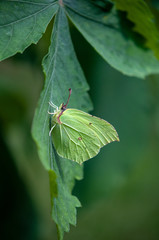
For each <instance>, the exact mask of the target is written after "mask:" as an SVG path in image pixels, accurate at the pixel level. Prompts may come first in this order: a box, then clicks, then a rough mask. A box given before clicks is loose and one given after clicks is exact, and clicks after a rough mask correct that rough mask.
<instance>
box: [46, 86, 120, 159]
mask: <svg viewBox="0 0 159 240" xmlns="http://www.w3.org/2000/svg"><path fill="white" fill-rule="evenodd" d="M70 95H71V89H69V97H68V100H67V103H66V104H65V105H64V103H62V104H61V105H60V107H59V108H58V107H57V106H55V105H54V104H53V103H52V102H50V103H49V104H50V105H51V106H52V107H54V108H55V110H54V112H53V113H50V112H48V113H49V114H52V115H53V116H52V119H51V130H50V132H49V135H50V136H52V140H53V144H54V147H55V149H56V151H57V153H58V155H59V156H61V157H63V158H67V159H70V160H73V161H75V162H77V163H79V164H81V163H83V162H84V161H86V160H88V159H90V158H93V157H94V156H96V155H97V154H98V153H99V151H100V148H101V147H103V146H105V145H106V144H108V143H110V142H113V141H119V137H118V134H117V132H116V130H115V129H114V127H113V126H112V125H111V124H110V123H108V122H106V121H105V120H103V119H101V118H98V117H95V116H92V115H90V114H88V113H85V112H82V111H80V110H77V109H73V108H67V105H68V102H69V99H70Z"/></svg>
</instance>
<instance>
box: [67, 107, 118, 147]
mask: <svg viewBox="0 0 159 240" xmlns="http://www.w3.org/2000/svg"><path fill="white" fill-rule="evenodd" d="M64 113H65V116H66V115H69V116H70V117H71V116H72V117H73V118H75V119H76V120H77V121H78V122H81V123H82V124H83V128H84V129H88V128H89V129H91V130H92V131H94V134H95V136H96V137H97V138H98V140H99V142H100V146H101V147H103V146H104V145H106V144H108V143H110V142H112V141H119V137H118V134H117V132H116V130H115V129H114V127H113V126H112V125H111V124H110V123H108V122H107V121H105V120H103V119H101V118H98V117H95V116H92V115H90V114H88V113H85V112H82V111H80V110H77V109H71V108H70V109H67V110H66V112H64Z"/></svg>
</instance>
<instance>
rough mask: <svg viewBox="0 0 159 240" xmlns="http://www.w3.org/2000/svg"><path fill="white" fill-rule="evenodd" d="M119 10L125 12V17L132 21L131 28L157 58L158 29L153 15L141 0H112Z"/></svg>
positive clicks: (158, 56) (158, 49)
mask: <svg viewBox="0 0 159 240" xmlns="http://www.w3.org/2000/svg"><path fill="white" fill-rule="evenodd" d="M113 2H115V6H116V8H117V9H119V10H120V11H124V12H126V13H127V18H128V19H129V20H130V21H132V22H133V23H134V27H133V30H134V31H135V32H137V33H139V34H141V35H142V36H144V38H145V39H146V44H145V46H147V47H148V48H150V49H152V50H153V51H154V53H155V55H156V57H157V58H158V59H159V31H158V29H157V26H156V23H155V18H154V15H153V14H152V12H151V10H150V8H149V6H148V5H147V4H146V2H145V1H143V0H127V1H124V0H113Z"/></svg>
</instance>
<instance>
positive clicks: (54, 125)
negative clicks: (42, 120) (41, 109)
mask: <svg viewBox="0 0 159 240" xmlns="http://www.w3.org/2000/svg"><path fill="white" fill-rule="evenodd" d="M55 126H56V124H55V125H54V126H52V128H51V129H50V131H49V136H51V133H52V130H53V129H54V127H55Z"/></svg>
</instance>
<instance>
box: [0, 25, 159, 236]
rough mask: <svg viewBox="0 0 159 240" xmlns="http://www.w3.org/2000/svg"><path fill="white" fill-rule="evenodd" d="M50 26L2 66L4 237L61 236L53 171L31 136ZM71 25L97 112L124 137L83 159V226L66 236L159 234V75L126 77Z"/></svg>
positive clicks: (79, 189)
mask: <svg viewBox="0 0 159 240" xmlns="http://www.w3.org/2000/svg"><path fill="white" fill-rule="evenodd" d="M51 25H52V23H51V24H50V25H49V27H48V29H47V32H46V33H45V35H44V36H43V38H42V39H41V40H40V42H39V43H38V45H36V46H35V45H32V46H30V47H29V48H28V49H27V50H25V52H24V53H23V54H22V55H21V54H17V55H16V56H14V57H11V58H9V59H7V60H5V61H3V62H1V63H0V130H1V131H0V150H1V151H0V154H1V161H0V162H1V167H0V208H1V222H2V224H1V233H0V235H1V236H2V239H17V240H18V239H22V240H25V239H26V240H31V239H34V240H36V239H37V240H51V239H56V229H55V225H54V223H53V221H52V220H51V216H50V199H49V181H48V175H47V172H46V171H45V170H44V168H43V166H42V164H41V162H40V160H39V158H38V155H37V150H36V146H35V143H34V142H33V140H32V137H31V124H32V119H33V116H34V110H35V108H36V104H37V101H38V98H39V94H40V91H41V89H42V86H43V81H44V76H43V72H42V67H41V65H40V64H41V60H42V58H43V56H44V55H45V54H46V52H47V49H48V45H49V38H50V31H51ZM70 27H71V35H72V39H73V43H74V46H75V50H76V53H77V56H78V59H79V61H80V63H81V66H82V68H83V70H84V73H85V75H86V78H87V81H88V83H89V85H90V92H89V93H90V96H91V99H92V101H93V105H94V110H93V112H92V114H94V115H96V116H99V117H101V118H104V119H105V120H107V121H108V122H110V123H111V124H113V126H114V127H115V128H116V130H117V131H118V134H119V137H120V142H119V143H117V142H115V143H111V144H109V145H108V146H106V147H104V148H102V149H101V151H100V153H99V154H98V156H96V157H95V158H93V159H91V160H89V161H87V162H86V163H85V164H84V166H85V167H84V179H83V180H82V181H76V186H75V188H74V191H73V194H74V195H76V196H77V197H78V198H79V200H80V201H81V203H82V208H80V209H78V215H77V216H78V218H77V227H71V231H70V232H69V233H67V234H65V238H64V239H68V240H74V239H83V240H96V239H99V240H104V239H108V240H119V239H122V240H127V239H129V240H131V239H132V240H138V239H140V240H141V239H143V240H150V239H151V240H155V239H159V187H158V186H159V173H158V172H159V76H149V77H147V79H145V80H143V79H137V78H132V77H127V76H124V75H122V74H121V73H120V72H118V71H116V70H114V69H113V68H111V67H110V66H109V65H108V64H107V63H106V62H105V61H104V60H103V59H102V58H101V57H100V56H99V55H98V54H97V53H96V52H95V51H94V50H93V48H92V47H91V46H90V45H89V44H88V43H87V42H86V41H85V40H84V39H83V37H82V36H81V35H80V34H79V33H78V32H77V31H76V30H75V28H74V27H73V26H72V25H71V26H70ZM70 87H71V86H70ZM79 101H80V99H79Z"/></svg>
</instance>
